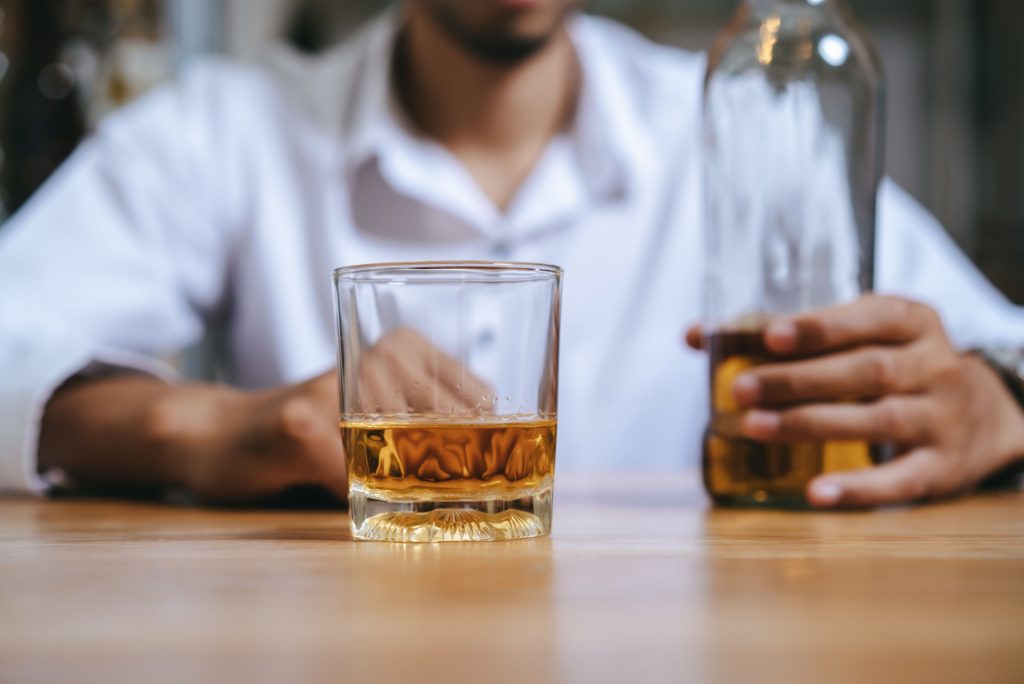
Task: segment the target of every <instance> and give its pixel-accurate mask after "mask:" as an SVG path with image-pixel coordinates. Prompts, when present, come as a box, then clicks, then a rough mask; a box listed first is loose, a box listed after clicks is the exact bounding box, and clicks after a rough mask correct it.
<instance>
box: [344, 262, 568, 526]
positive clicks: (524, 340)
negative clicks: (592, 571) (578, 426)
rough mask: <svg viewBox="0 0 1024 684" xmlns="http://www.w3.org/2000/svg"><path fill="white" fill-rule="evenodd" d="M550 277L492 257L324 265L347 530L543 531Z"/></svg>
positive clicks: (556, 280) (554, 384) (553, 322)
mask: <svg viewBox="0 0 1024 684" xmlns="http://www.w3.org/2000/svg"><path fill="white" fill-rule="evenodd" d="M561 280H562V271H561V269H559V268H557V267H555V266H548V265H544V264H521V263H496V262H414V263H392V264H371V265H364V266H350V267H346V268H339V269H337V270H336V271H335V272H334V293H335V310H336V316H337V318H336V320H337V331H338V376H339V385H340V399H341V403H340V407H341V421H340V426H341V435H342V440H343V442H344V446H345V459H346V464H347V467H348V478H349V511H350V514H351V520H352V534H353V536H354V537H355V538H357V539H375V540H387V541H431V542H433V541H489V540H507V539H519V538H526V537H536V536H539V535H544V534H548V533H549V532H550V531H551V499H552V486H553V480H554V469H555V435H556V428H557V401H558V332H559V317H560V307H561Z"/></svg>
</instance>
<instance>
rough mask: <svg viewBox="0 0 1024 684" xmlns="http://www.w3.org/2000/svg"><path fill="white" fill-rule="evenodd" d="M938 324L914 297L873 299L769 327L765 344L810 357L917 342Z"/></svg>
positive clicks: (780, 351)
mask: <svg viewBox="0 0 1024 684" xmlns="http://www.w3.org/2000/svg"><path fill="white" fill-rule="evenodd" d="M936 326H938V327H941V323H940V322H939V318H938V314H936V313H935V311H934V310H933V309H931V308H930V307H928V306H926V305H924V304H920V303H918V302H914V301H910V300H908V299H900V298H897V297H885V296H878V295H868V296H865V297H861V298H860V299H858V300H857V301H855V302H851V303H849V304H840V305H837V306H833V307H829V308H826V309H820V310H817V311H812V312H808V313H804V314H798V315H796V316H791V317H785V318H780V319H778V320H775V321H773V322H771V323H770V324H769V325H768V327H767V328H766V329H765V338H764V339H765V346H766V347H767V348H768V350H769V351H771V352H773V353H775V354H783V355H792V354H796V355H809V354H821V353H824V352H830V351H838V350H842V349H849V348H851V347H857V346H862V345H869V344H893V343H900V342H909V341H911V340H914V339H917V338H918V337H920V336H922V335H923V334H924V333H926V332H928V331H932V330H934V329H935V328H936Z"/></svg>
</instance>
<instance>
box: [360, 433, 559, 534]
mask: <svg viewBox="0 0 1024 684" xmlns="http://www.w3.org/2000/svg"><path fill="white" fill-rule="evenodd" d="M556 431H557V423H556V421H555V420H554V419H551V418H536V417H524V418H518V419H517V418H502V419H494V418H488V419H480V420H472V419H463V420H461V421H458V422H445V421H442V420H429V419H422V420H417V421H412V422H400V421H391V422H386V421H381V422H378V421H359V420H346V421H342V422H341V436H342V442H343V443H344V446H345V458H346V464H347V466H348V477H349V502H350V509H351V513H352V527H353V533H354V534H355V536H356V537H358V538H363V539H388V540H394V541H435V540H441V539H466V540H469V539H478V538H487V539H490V538H499V539H506V538H508V539H511V538H519V537H527V536H537V535H538V534H545V533H547V531H549V530H550V518H551V486H552V479H553V476H554V468H555V437H556ZM378 511H379V512H378Z"/></svg>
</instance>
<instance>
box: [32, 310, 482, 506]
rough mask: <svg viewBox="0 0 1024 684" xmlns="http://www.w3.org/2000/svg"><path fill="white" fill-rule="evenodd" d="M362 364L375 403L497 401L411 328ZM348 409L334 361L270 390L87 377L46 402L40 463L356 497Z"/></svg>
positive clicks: (124, 478) (187, 484) (137, 482)
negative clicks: (345, 431)
mask: <svg viewBox="0 0 1024 684" xmlns="http://www.w3.org/2000/svg"><path fill="white" fill-rule="evenodd" d="M357 374H358V376H357V377H358V386H357V403H359V404H360V410H362V411H364V412H367V413H380V412H385V413H399V414H401V413H407V412H410V411H413V412H429V413H444V414H447V413H452V412H457V413H460V414H466V413H473V414H487V413H490V412H492V411H493V399H494V392H493V390H492V389H491V388H490V387H489V386H488V385H487V384H486V383H485V382H483V381H481V380H480V379H478V378H476V377H475V376H473V375H472V374H471V373H470V372H469V371H468V369H466V368H465V367H463V366H462V365H461V364H459V363H458V362H457V361H456V360H454V359H452V358H450V357H448V356H446V355H445V354H444V353H443V352H441V351H440V350H439V349H438V348H437V347H435V346H433V345H432V344H431V343H430V342H429V341H428V340H427V339H426V338H424V337H423V336H422V335H420V334H419V333H417V332H415V331H413V330H410V329H406V328H402V329H398V330H395V331H393V332H391V333H389V334H387V335H385V336H384V337H382V338H381V339H380V340H379V341H378V342H377V344H375V345H374V346H373V347H372V348H371V349H368V350H367V351H366V352H365V353H364V354H363V357H362V359H361V360H360V364H359V367H358V369H357ZM339 413H340V412H339V410H338V381H337V376H336V373H335V372H334V371H330V372H327V373H324V374H323V375H320V376H319V377H316V378H313V379H312V380H309V381H307V382H303V383H300V384H297V385H291V386H287V387H281V388H276V389H272V390H266V391H259V392H242V391H238V390H235V389H231V388H228V387H222V386H216V385H203V384H193V385H180V386H169V385H166V384H164V383H162V382H159V381H157V380H154V379H152V378H147V377H140V376H122V377H115V378H106V379H76V380H73V381H71V382H69V383H68V384H66V385H65V386H64V387H62V388H61V389H60V390H59V391H58V392H57V393H56V394H55V395H54V397H53V398H52V399H51V400H50V402H49V403H48V404H47V406H46V411H45V413H44V416H43V422H42V429H41V432H40V443H39V466H40V470H42V471H45V470H48V469H50V468H55V467H58V468H61V469H63V470H64V471H65V472H67V473H68V474H69V475H70V476H71V477H72V478H74V479H76V480H79V481H81V482H83V483H87V484H92V485H100V486H113V487H168V486H169V487H181V488H184V489H187V490H189V491H191V492H193V493H194V494H196V495H197V496H198V497H199V498H200V499H201V500H203V501H209V502H219V503H231V502H248V501H256V500H259V499H261V498H265V497H269V496H272V495H275V494H278V493H280V492H281V491H283V490H286V489H288V488H290V487H293V486H296V485H319V486H322V487H324V488H326V489H328V490H330V491H331V492H333V493H334V494H335V495H336V496H337V497H338V498H340V499H344V498H345V497H346V495H347V489H348V485H347V480H346V472H345V456H344V448H343V446H342V442H341V436H340V431H339V429H338V418H339Z"/></svg>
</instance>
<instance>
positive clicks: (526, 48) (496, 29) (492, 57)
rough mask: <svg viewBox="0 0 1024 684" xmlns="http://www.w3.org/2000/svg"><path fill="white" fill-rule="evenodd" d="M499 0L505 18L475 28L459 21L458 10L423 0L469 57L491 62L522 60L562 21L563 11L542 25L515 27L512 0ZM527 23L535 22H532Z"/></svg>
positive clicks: (524, 7) (543, 44)
mask: <svg viewBox="0 0 1024 684" xmlns="http://www.w3.org/2000/svg"><path fill="white" fill-rule="evenodd" d="M516 1H517V0H501V2H502V3H505V4H507V5H508V10H509V11H508V15H510V16H509V17H508V19H509V20H508V21H506V22H497V21H496V22H493V23H492V24H491V25H490V26H485V27H476V26H471V25H469V24H468V23H467V22H465V21H463V19H462V17H460V15H459V14H458V12H456V11H453V9H452V8H451V7H449V6H446V5H443V4H440V3H437V4H435V3H427V5H428V7H429V8H430V12H429V13H430V15H431V17H432V18H433V20H434V21H435V22H437V24H438V25H439V26H440V27H441V29H442V30H443V31H444V32H445V34H446V35H447V36H448V37H449V38H451V39H452V40H453V41H454V42H455V43H457V44H458V45H459V46H460V47H461V48H462V49H463V50H464V51H465V52H466V53H468V54H469V55H471V56H472V57H474V58H476V59H478V60H480V61H483V62H488V63H491V64H496V65H508V66H512V65H515V64H519V63H521V62H524V61H526V60H528V59H530V58H531V57H533V56H534V55H536V54H537V53H539V52H540V51H541V50H543V49H544V47H545V46H546V45H547V44H548V43H549V42H550V41H551V39H552V37H553V36H555V35H556V34H557V33H558V32H559V30H561V28H562V25H563V24H564V21H565V16H566V14H561V15H559V16H558V17H555V18H552V19H550V20H548V21H547V22H545V23H546V24H547V25H546V26H543V27H536V26H531V27H525V26H519V25H517V24H519V23H520V22H517V21H516V20H515V16H514V15H516V14H518V13H517V12H516V11H515V7H514V5H515V2H516ZM521 1H522V2H523V3H526V4H524V6H523V9H524V10H526V9H528V8H529V4H528V3H527V0H521ZM528 23H531V24H535V23H536V22H535V21H530V22H528Z"/></svg>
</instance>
